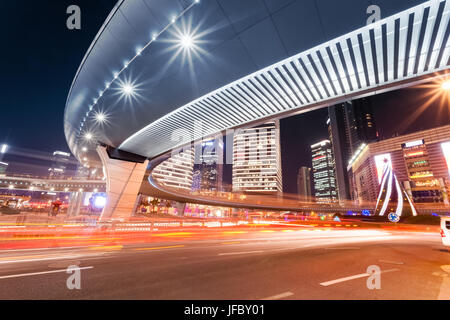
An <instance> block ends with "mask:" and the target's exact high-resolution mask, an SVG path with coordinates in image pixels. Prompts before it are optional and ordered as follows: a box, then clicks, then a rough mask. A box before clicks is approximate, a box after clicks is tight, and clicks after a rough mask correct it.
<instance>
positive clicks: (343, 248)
mask: <svg viewBox="0 0 450 320" xmlns="http://www.w3.org/2000/svg"><path fill="white" fill-rule="evenodd" d="M356 249H359V247H337V248H325V250H356Z"/></svg>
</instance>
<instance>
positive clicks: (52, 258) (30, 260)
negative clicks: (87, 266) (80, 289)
mask: <svg viewBox="0 0 450 320" xmlns="http://www.w3.org/2000/svg"><path fill="white" fill-rule="evenodd" d="M79 257H82V255H74V256H64V257H61V256H59V257H51V258H35V259H22V260H5V261H0V264H8V263H21V262H33V261H46V260H66V259H75V258H79Z"/></svg>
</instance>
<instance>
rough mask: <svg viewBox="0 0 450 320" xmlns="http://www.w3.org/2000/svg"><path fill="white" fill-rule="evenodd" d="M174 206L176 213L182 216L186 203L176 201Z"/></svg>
mask: <svg viewBox="0 0 450 320" xmlns="http://www.w3.org/2000/svg"><path fill="white" fill-rule="evenodd" d="M174 207H175V208H176V209H177V214H178V215H179V216H184V210H186V203H184V202H176V203H174Z"/></svg>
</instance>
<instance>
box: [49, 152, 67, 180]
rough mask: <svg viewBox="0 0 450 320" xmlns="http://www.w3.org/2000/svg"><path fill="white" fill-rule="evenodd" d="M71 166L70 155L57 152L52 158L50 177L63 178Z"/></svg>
mask: <svg viewBox="0 0 450 320" xmlns="http://www.w3.org/2000/svg"><path fill="white" fill-rule="evenodd" d="M69 164H70V153H67V152H63V151H55V152H53V156H52V166H51V167H50V168H49V169H48V172H49V176H50V177H63V176H64V175H65V174H66V171H67V169H68V167H69Z"/></svg>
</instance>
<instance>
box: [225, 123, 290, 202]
mask: <svg viewBox="0 0 450 320" xmlns="http://www.w3.org/2000/svg"><path fill="white" fill-rule="evenodd" d="M279 126H280V123H279V121H278V120H275V121H271V122H267V123H265V124H263V125H260V126H257V127H254V128H247V129H239V130H238V131H237V132H236V133H235V135H234V141H233V191H235V192H248V193H272V194H273V193H275V194H277V193H281V192H282V191H283V187H282V172H281V153H280V130H279Z"/></svg>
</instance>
